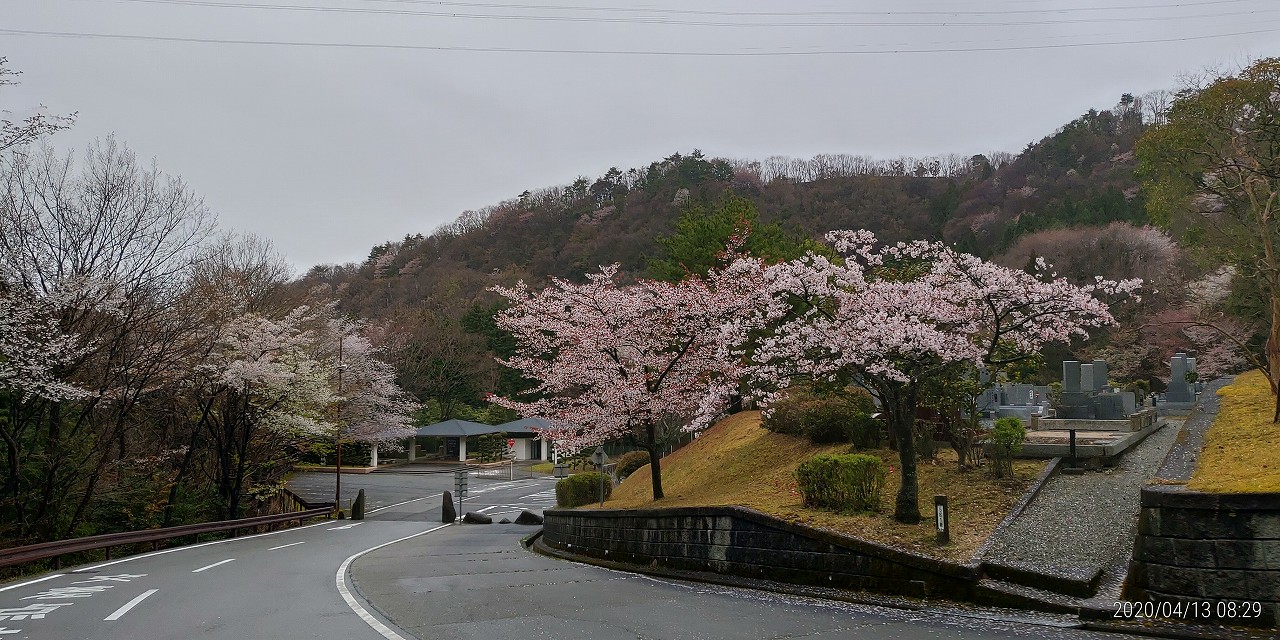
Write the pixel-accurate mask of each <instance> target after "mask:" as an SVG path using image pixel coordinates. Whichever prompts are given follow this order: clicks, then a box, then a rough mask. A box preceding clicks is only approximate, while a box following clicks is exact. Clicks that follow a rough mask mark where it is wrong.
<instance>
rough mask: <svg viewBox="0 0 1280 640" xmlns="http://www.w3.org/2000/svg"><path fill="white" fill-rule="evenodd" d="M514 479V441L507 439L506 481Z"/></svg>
mask: <svg viewBox="0 0 1280 640" xmlns="http://www.w3.org/2000/svg"><path fill="white" fill-rule="evenodd" d="M515 479H516V439H515V438H507V480H509V481H510V480H515Z"/></svg>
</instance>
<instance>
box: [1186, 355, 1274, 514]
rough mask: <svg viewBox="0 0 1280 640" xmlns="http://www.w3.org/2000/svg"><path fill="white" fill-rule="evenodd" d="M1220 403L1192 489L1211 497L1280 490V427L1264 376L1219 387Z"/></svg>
mask: <svg viewBox="0 0 1280 640" xmlns="http://www.w3.org/2000/svg"><path fill="white" fill-rule="evenodd" d="M1218 395H1219V396H1221V397H1222V405H1221V406H1220V407H1219V408H1218V416H1217V417H1216V418H1214V420H1213V425H1212V426H1210V427H1209V431H1208V433H1206V434H1205V441H1204V449H1203V450H1202V451H1201V453H1200V462H1199V464H1198V465H1197V466H1196V471H1195V473H1194V474H1193V475H1192V476H1191V481H1190V482H1188V483H1187V488H1188V489H1194V490H1196V491H1208V492H1210V493H1258V492H1280V424H1277V423H1275V422H1272V420H1271V418H1272V412H1273V410H1274V409H1275V406H1274V404H1273V399H1272V396H1271V385H1270V383H1269V382H1268V381H1267V376H1266V375H1265V374H1263V372H1261V371H1258V370H1254V371H1250V372H1248V373H1244V374H1241V375H1239V376H1237V377H1236V379H1235V382H1233V383H1231V384H1230V385H1227V386H1225V387H1223V388H1222V389H1220V390H1219V391H1218Z"/></svg>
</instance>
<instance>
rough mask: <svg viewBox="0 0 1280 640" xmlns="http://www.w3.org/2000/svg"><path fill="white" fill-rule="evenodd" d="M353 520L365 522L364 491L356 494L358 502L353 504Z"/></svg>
mask: <svg viewBox="0 0 1280 640" xmlns="http://www.w3.org/2000/svg"><path fill="white" fill-rule="evenodd" d="M351 519H352V520H364V489H361V490H360V492H359V493H357V494H356V501H355V502H353V503H351Z"/></svg>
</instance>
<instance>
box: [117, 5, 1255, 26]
mask: <svg viewBox="0 0 1280 640" xmlns="http://www.w3.org/2000/svg"><path fill="white" fill-rule="evenodd" d="M1215 1H1218V2H1221V1H1223V0H1215ZM1227 1H1233V2H1234V1H1236V0H1227ZM116 2H129V3H136V4H154V5H174V6H185V7H208V8H216V9H250V10H254V9H256V10H263V11H289V12H314V13H344V14H369V15H395V16H420V17H433V18H446V19H466V20H504V21H517V22H518V21H531V22H584V23H602V24H645V25H673V26H701V27H747V28H762V27H768V28H777V27H821V28H835V27H1009V26H1038V25H1063V24H1093V23H1112V22H1167V21H1178V20H1203V19H1206V18H1228V17H1239V16H1248V15H1259V14H1275V13H1280V9H1249V10H1244V11H1231V12H1218V13H1201V14H1189V15H1176V16H1110V17H1096V18H1067V19H1060V20H1009V21H1001V22H972V21H970V22H919V21H916V22H903V21H897V22H885V21H876V22H847V21H846V22H830V21H817V22H813V21H810V22H776V21H775V22H724V21H708V20H686V19H676V18H665V17H658V16H645V17H640V16H629V17H619V18H610V17H600V16H554V15H527V14H521V15H515V14H500V13H458V12H453V11H421V10H417V11H415V10H410V9H375V8H356V7H326V6H315V5H292V4H256V3H250V2H219V1H214V0H116ZM615 8H616V7H615ZM894 13H895V12H881V14H879V15H893V14H894ZM897 13H911V12H897ZM973 13H975V14H977V13H982V14H990V13H992V12H973ZM1016 13H1025V12H1024V11H1019V12H1016ZM947 15H948V16H954V15H958V14H947Z"/></svg>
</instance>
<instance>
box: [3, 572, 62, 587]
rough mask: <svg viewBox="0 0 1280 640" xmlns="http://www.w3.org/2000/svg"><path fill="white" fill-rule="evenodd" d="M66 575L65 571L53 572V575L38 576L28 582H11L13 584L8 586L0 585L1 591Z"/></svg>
mask: <svg viewBox="0 0 1280 640" xmlns="http://www.w3.org/2000/svg"><path fill="white" fill-rule="evenodd" d="M65 575H67V574H65V573H55V574H53V575H51V576H45V577H43V578H36V579H35V580H28V581H26V582H19V583H18V584H11V585H9V586H7V587H0V591H8V590H10V589H17V588H18V587H25V586H27V585H29V584H35V583H37V582H44V581H45V580H52V579H54V578H61V577H62V576H65Z"/></svg>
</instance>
